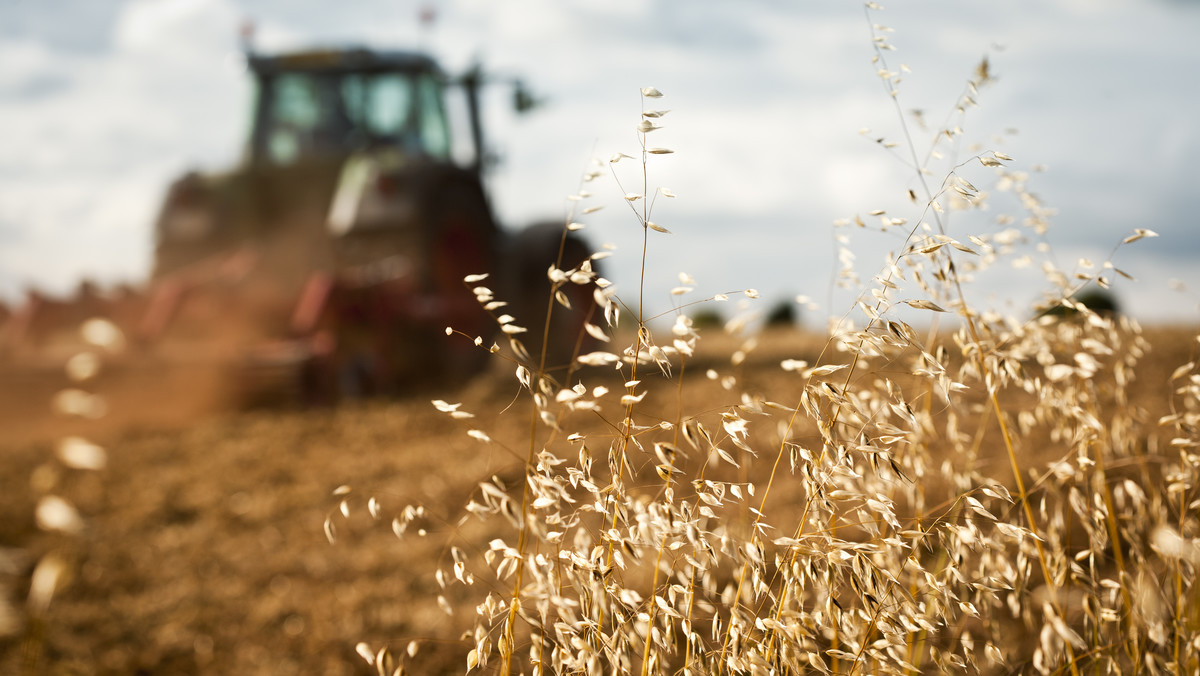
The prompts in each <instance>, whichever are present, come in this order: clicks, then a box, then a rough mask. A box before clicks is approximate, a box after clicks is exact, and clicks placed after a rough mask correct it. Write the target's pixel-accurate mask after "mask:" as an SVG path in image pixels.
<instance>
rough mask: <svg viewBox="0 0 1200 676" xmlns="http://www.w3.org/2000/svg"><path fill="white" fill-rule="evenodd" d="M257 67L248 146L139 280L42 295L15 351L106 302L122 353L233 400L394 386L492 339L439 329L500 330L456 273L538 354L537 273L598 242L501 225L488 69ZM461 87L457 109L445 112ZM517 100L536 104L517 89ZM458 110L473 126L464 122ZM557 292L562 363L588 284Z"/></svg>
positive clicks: (174, 229)
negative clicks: (458, 127) (223, 389)
mask: <svg viewBox="0 0 1200 676" xmlns="http://www.w3.org/2000/svg"><path fill="white" fill-rule="evenodd" d="M248 62H249V69H250V71H251V73H252V75H253V77H254V83H255V103H254V107H253V113H252V114H253V119H252V122H251V125H250V126H251V132H250V138H249V141H248V143H247V146H246V150H245V155H244V157H243V160H242V162H241V163H240V164H239V166H238V167H236V168H235V169H233V170H231V171H229V172H225V173H217V174H200V173H188V174H186V175H184V176H183V177H181V178H179V179H178V180H176V181H175V182H174V183H173V184H172V185H171V186H170V188H169V190H168V191H167V195H166V199H165V201H164V203H163V206H162V209H161V211H160V213H159V216H158V219H157V222H156V224H155V226H154V232H155V251H154V267H153V271H152V273H151V277H150V280H149V283H148V284H147V285H146V287H145V288H144V289H142V290H138V291H133V290H125V291H114V292H107V293H102V292H100V291H98V290H96V289H92V288H84V289H81V292H80V293H79V295H78V297H76V298H72V299H67V300H62V301H54V300H51V299H49V298H45V297H41V296H36V295H32V294H31V297H30V299H29V300H28V301H27V303H26V305H25V307H23V308H17V309H16V310H15V311H14V312H13V314H12V316H11V317H10V318H9V319H8V320H7V321H6V322H5V323H4V329H3V333H0V341H3V342H0V348H3V350H4V357H5V358H6V359H8V360H9V361H10V362H12V361H17V362H21V361H25V360H31V359H35V358H36V357H37V355H42V356H43V357H44V356H45V355H46V354H47V350H48V349H49V348H50V346H52V345H53V344H55V342H56V336H61V335H65V334H64V332H66V331H69V330H74V329H75V328H77V327H78V325H79V324H80V323H81V322H83V321H84V320H86V319H88V318H89V317H93V316H97V315H99V316H107V317H110V318H111V319H112V321H113V322H114V323H115V324H116V325H118V326H119V327H121V328H122V329H123V330H124V332H125V334H126V336H127V338H128V343H129V351H130V352H131V353H133V356H132V357H130V360H133V359H135V358H136V359H140V360H142V361H150V362H152V363H155V364H160V365H162V366H163V367H164V368H171V367H172V366H173V365H179V364H189V363H190V364H196V365H201V366H202V368H203V369H207V370H208V371H209V372H211V371H212V369H219V370H221V372H222V373H227V374H228V379H229V381H230V383H231V385H232V386H233V388H232V389H231V390H230V392H229V396H231V397H234V398H237V399H238V400H239V401H242V402H251V401H253V400H255V399H260V398H263V397H279V396H286V397H288V398H291V399H296V398H299V399H301V400H303V401H308V402H313V401H332V400H336V399H338V398H342V397H354V396H359V395H367V394H373V393H386V392H395V391H402V390H404V389H406V388H410V387H411V386H412V385H413V384H416V383H422V382H429V381H431V380H435V379H443V380H445V379H452V380H457V379H461V378H463V377H466V376H469V375H471V374H474V373H476V372H478V371H479V370H480V369H481V368H482V360H483V359H485V358H486V357H487V354H486V350H484V349H480V348H479V347H476V346H475V345H474V344H472V342H471V341H469V340H462V339H458V340H451V339H448V338H447V337H446V335H445V328H446V327H447V326H453V327H454V328H455V329H458V330H461V331H463V332H465V333H467V334H469V335H470V336H482V337H483V338H484V340H486V341H488V343H487V344H490V342H491V340H492V338H491V337H492V336H493V335H494V334H495V333H496V332H495V322H494V321H493V320H492V318H491V317H489V316H488V315H487V313H486V312H484V311H483V310H482V309H481V308H480V303H479V302H478V301H477V297H476V294H472V293H471V291H470V290H469V289H467V288H464V283H463V279H464V277H465V276H467V275H471V274H477V273H483V272H487V273H489V277H488V279H487V280H486V281H484V282H481V284H483V285H486V286H487V287H489V288H490V289H492V290H493V291H494V293H495V296H496V298H498V299H502V300H508V301H511V303H510V305H509V306H507V307H505V308H504V309H503V312H504V313H507V314H511V315H514V316H516V317H517V318H518V320H519V321H520V322H522V323H523V324H524V325H525V326H528V327H529V332H528V334H525V335H528V336H537V337H538V338H537V339H534V340H531V341H529V342H528V343H527V346H528V348H529V350H530V352H531V353H532V354H534V355H537V354H539V351H540V347H541V346H540V336H541V335H542V331H541V330H540V329H541V326H542V322H543V321H544V320H545V317H546V309H547V307H548V301H549V299H550V294H551V287H550V282H549V281H548V280H547V275H546V271H547V269H548V268H549V267H550V266H551V265H553V264H555V263H556V261H560V256H561V257H562V258H561V261H560V262H559V263H558V264H559V265H560V267H561V268H563V269H568V270H569V269H571V268H574V267H577V266H579V265H580V264H582V263H583V262H584V260H585V259H587V257H588V253H589V252H588V250H587V247H586V246H585V245H584V244H583V242H582V241H581V240H579V239H577V238H575V237H574V236H573V235H571V236H564V234H563V229H562V228H561V227H548V226H540V227H533V228H529V229H526V230H524V231H521V232H517V233H515V234H510V233H506V232H505V231H503V230H501V229H500V228H499V227H498V225H497V223H496V222H495V220H494V217H493V214H492V209H491V206H490V204H489V201H488V198H487V195H486V193H485V190H484V186H483V180H482V174H483V169H484V165H485V164H486V151H485V148H484V143H483V133H482V124H481V120H480V111H479V99H480V88H481V86H482V85H483V77H482V75H481V73H480V72H479V70H478V69H474V70H472V71H470V72H468V73H467V74H466V75H464V76H462V77H458V78H450V77H448V76H446V75H445V74H444V73H443V72H442V71H441V70H440V69H439V67H438V66H437V64H436V63H435V62H434V61H433V60H432V59H430V58H429V57H428V56H425V55H422V54H417V53H411V52H379V51H369V50H365V49H339V50H317V51H304V52H298V53H291V54H285V55H276V56H260V55H255V54H251V55H250V56H249V57H248ZM453 95H457V96H458V100H459V101H460V102H461V103H462V104H463V105H462V108H463V115H462V116H461V117H462V118H464V119H458V118H456V117H455V116H454V115H451V114H450V113H449V112H448V107H447V105H448V104H447V101H448V100H449V99H450V98H451V96H453ZM515 100H516V102H517V103H518V108H522V107H527V106H528V104H529V102H530V98H529V96H528V95H527V94H525V93H524V91H523V90H521V89H520V88H519V87H518V89H517V96H516V97H515ZM456 122H457V123H463V122H465V125H466V128H467V130H468V132H467V133H466V134H461V135H455V134H453V133H452V128H454V123H456ZM566 286H567V287H570V288H566V287H564V288H562V289H561V291H562V292H565V293H566V294H568V295H567V298H568V299H569V300H570V301H571V304H572V305H574V308H573V309H572V310H571V311H570V314H567V312H568V311H567V310H566V309H565V308H563V307H556V309H555V312H556V314H559V315H560V316H559V318H558V319H557V320H556V322H557V324H558V326H557V327H556V328H555V331H553V332H552V338H554V339H557V340H556V341H555V342H553V343H551V344H550V345H548V346H547V347H548V354H549V359H550V360H551V362H552V364H551V365H554V364H566V363H568V362H569V359H570V353H571V350H572V348H573V347H574V345H575V342H576V339H577V337H578V336H579V335H581V334H580V331H579V329H581V328H582V326H583V321H584V320H583V316H584V313H585V312H587V310H588V308H590V307H591V303H592V301H591V295H592V292H591V289H590V288H589V287H588V286H586V285H584V286H578V285H573V284H568V285H566ZM485 347H486V344H485ZM64 349H65V348H64ZM53 352H54V351H53V350H50V353H53ZM66 356H67V355H65V354H58V355H57V356H56V357H55V358H56V359H65V357H66ZM58 363H62V361H59V362H58Z"/></svg>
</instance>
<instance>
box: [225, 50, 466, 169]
mask: <svg viewBox="0 0 1200 676" xmlns="http://www.w3.org/2000/svg"><path fill="white" fill-rule="evenodd" d="M249 67H250V71H251V73H252V74H253V77H254V85H255V105H254V113H253V116H254V117H253V121H252V131H251V134H250V140H249V147H248V156H249V157H248V159H249V161H250V162H251V163H252V164H255V165H275V166H286V165H292V164H297V163H300V162H304V161H308V160H311V159H316V158H345V157H346V156H348V155H349V154H351V153H353V152H355V151H359V150H366V149H377V148H390V149H396V150H398V151H400V152H402V153H403V154H404V155H406V156H414V157H415V156H423V157H429V158H432V159H436V160H440V161H449V160H450V157H451V151H452V145H451V141H452V139H451V132H450V125H449V122H448V119H447V115H446V107H445V103H444V98H443V88H444V84H445V82H446V78H445V76H444V75H443V74H442V73H441V71H440V69H439V68H438V67H437V65H436V64H435V63H434V62H433V60H432V59H430V58H429V57H427V56H425V55H423V54H418V53H413V52H395V51H393V52H373V51H368V50H365V49H353V50H315V51H306V52H299V53H293V54H287V55H282V56H256V55H252V56H250V57H249Z"/></svg>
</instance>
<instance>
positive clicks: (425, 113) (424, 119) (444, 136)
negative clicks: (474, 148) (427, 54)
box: [417, 75, 451, 159]
mask: <svg viewBox="0 0 1200 676" xmlns="http://www.w3.org/2000/svg"><path fill="white" fill-rule="evenodd" d="M417 97H418V103H419V105H420V110H421V112H420V115H421V140H422V141H423V142H424V145H425V149H426V150H427V151H428V152H429V154H430V155H433V156H434V157H438V158H441V159H447V158H449V157H450V150H451V147H450V126H449V124H448V122H447V120H446V109H445V107H444V105H443V104H442V84H441V82H439V81H438V80H437V79H436V78H434V77H433V76H432V75H423V76H421V78H420V80H418V83H417Z"/></svg>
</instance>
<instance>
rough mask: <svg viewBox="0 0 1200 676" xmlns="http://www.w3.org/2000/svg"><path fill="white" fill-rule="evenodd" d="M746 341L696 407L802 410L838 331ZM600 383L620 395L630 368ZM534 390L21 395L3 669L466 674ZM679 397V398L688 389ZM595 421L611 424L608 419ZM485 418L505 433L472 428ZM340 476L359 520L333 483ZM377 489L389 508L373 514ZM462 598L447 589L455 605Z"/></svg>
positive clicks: (1170, 366)
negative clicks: (325, 402) (68, 441)
mask: <svg viewBox="0 0 1200 676" xmlns="http://www.w3.org/2000/svg"><path fill="white" fill-rule="evenodd" d="M1148 335H1149V337H1150V339H1151V341H1152V343H1153V344H1154V345H1155V351H1154V352H1153V353H1152V354H1151V355H1150V356H1149V357H1147V358H1146V359H1145V360H1144V361H1143V363H1142V365H1141V366H1140V367H1139V369H1138V374H1137V375H1138V383H1137V385H1136V388H1137V390H1138V391H1137V392H1136V393H1135V394H1134V395H1133V400H1134V401H1135V403H1136V404H1137V405H1139V406H1143V407H1145V408H1146V409H1147V411H1148V414H1149V415H1155V416H1156V415H1161V414H1162V413H1165V412H1166V410H1167V406H1168V398H1169V396H1170V388H1169V387H1168V386H1167V379H1168V378H1169V376H1170V374H1171V372H1172V370H1174V368H1175V367H1177V366H1179V365H1180V364H1183V363H1185V362H1187V361H1188V359H1189V355H1190V353H1191V350H1190V346H1191V345H1194V344H1195V343H1194V342H1193V340H1192V337H1193V336H1194V333H1193V332H1189V331H1165V330H1164V331H1151V332H1149V334H1148ZM736 348H737V344H736V343H732V342H729V341H726V342H725V343H722V342H721V340H716V341H715V343H706V342H704V341H702V343H701V349H702V350H703V353H704V354H708V355H716V356H714V357H712V358H711V359H710V361H709V362H708V363H704V362H700V361H698V362H697V363H696V364H694V365H689V367H688V369H689V370H688V372H689V373H692V374H695V375H694V376H689V377H690V378H693V379H694V380H689V381H688V385H687V388H685V390H684V397H685V399H686V401H685V404H684V406H685V408H686V409H687V410H688V412H692V411H701V410H720V409H721V408H722V407H728V406H730V405H732V404H735V403H737V401H738V396H739V393H740V392H741V391H744V390H752V391H761V392H765V393H768V397H769V398H772V399H776V400H778V401H782V402H792V403H794V398H795V396H796V395H798V392H796V391H795V390H794V387H795V383H796V382H798V381H797V380H796V378H797V376H795V375H794V374H789V373H785V372H783V371H782V370H781V369H780V368H779V363H780V360H781V359H785V358H798V359H807V360H809V361H813V360H814V359H815V357H816V354H817V351H818V350H819V348H820V341H819V340H818V339H816V338H814V337H812V336H807V335H803V334H799V333H791V332H784V333H772V334H769V336H766V337H764V339H763V340H762V344H761V345H760V346H759V348H758V349H757V350H756V351H755V352H753V353H751V355H750V357H749V358H748V359H746V361H745V362H744V363H742V364H741V365H740V366H732V365H731V364H730V361H729V355H730V354H732V353H733V351H734V350H735V349H736ZM710 367H711V368H714V369H717V370H719V371H720V372H721V373H722V374H726V373H728V374H737V375H739V377H740V384H739V386H738V387H737V388H735V389H733V390H724V389H722V387H721V386H720V381H719V380H711V379H709V378H706V377H705V376H704V372H705V370H706V369H708V368H710ZM601 377H603V378H604V379H605V380H604V382H605V383H606V384H607V385H608V386H609V387H610V389H613V390H619V388H620V382H619V379H617V378H614V376H613V375H612V374H601ZM657 377H658V376H652V377H647V383H648V386H649V387H651V388H653V387H658V388H659V389H662V390H666V394H665V395H663V397H664V399H668V400H669V399H670V398H672V397H674V396H675V389H674V386H673V385H672V384H665V383H655V382H651V381H653V379H654V378H657ZM173 387H181V388H184V389H183V390H181V391H186V387H187V384H186V383H184V384H173ZM160 389H161V388H160ZM168 389H169V388H168ZM517 395H518V386H517V384H516V381H515V379H514V378H513V377H512V374H511V371H510V370H509V369H508V368H507V367H503V368H501V367H497V372H495V373H489V374H486V375H484V376H480V377H478V378H476V379H475V380H473V381H471V382H470V383H466V384H461V385H456V384H447V386H446V387H443V388H431V389H430V390H428V391H424V392H420V393H416V394H413V395H411V396H409V397H408V398H402V399H394V400H388V401H373V402H365V403H356V404H352V405H346V406H342V407H339V408H336V409H317V410H299V409H283V410H279V409H276V410H269V411H251V412H245V413H228V412H219V411H218V412H214V411H211V410H210V411H208V412H207V413H204V414H201V413H200V412H199V411H188V412H187V413H186V415H185V414H183V413H178V414H177V415H175V416H174V417H172V416H171V415H166V414H163V415H159V412H161V411H169V410H170V408H171V407H170V406H169V405H168V404H169V402H170V399H164V397H170V396H171V395H170V393H167V394H162V393H161V392H156V393H155V394H154V396H153V397H151V398H150V399H148V400H143V401H142V402H140V403H139V402H138V401H136V398H133V397H126V398H125V399H120V398H115V399H114V400H113V402H111V405H110V411H109V415H108V416H106V417H105V418H101V419H99V420H96V421H74V422H71V421H67V420H65V419H62V418H56V417H53V416H51V415H49V414H46V413H45V411H46V409H44V408H41V403H40V402H45V401H46V397H47V396H48V395H47V394H46V392H37V391H35V390H33V389H27V390H25V392H24V395H23V396H22V394H20V393H18V394H16V395H14V394H13V393H12V392H11V391H6V393H5V399H4V400H3V401H4V403H5V405H6V406H7V407H8V408H7V413H5V414H4V417H3V418H2V419H0V424H2V425H3V427H0V453H2V454H3V462H4V465H3V472H2V473H0V593H2V594H3V595H4V596H3V597H0V598H2V599H3V600H2V602H0V673H4V674H22V673H29V674H330V675H336V674H372V673H375V669H374V668H373V667H369V666H368V665H367V663H366V662H365V661H364V660H363V659H362V658H361V657H360V656H359V655H357V654H356V652H355V645H356V644H357V643H358V642H360V641H365V642H367V643H368V644H370V645H371V646H373V647H374V648H379V647H381V646H382V645H385V644H386V645H388V646H390V647H391V649H392V650H393V651H395V652H397V653H401V654H403V653H404V651H405V650H406V648H407V647H409V646H410V645H411V647H412V648H414V649H415V656H412V657H407V656H406V657H405V663H406V665H407V667H408V673H412V674H420V673H440V672H445V671H453V672H461V671H462V670H463V669H464V668H465V655H466V652H467V650H468V649H469V647H468V646H467V644H466V643H465V642H462V641H460V635H461V633H462V631H463V630H464V629H467V628H469V626H470V621H471V615H472V612H473V607H472V605H471V604H469V603H468V604H464V605H463V607H462V609H461V611H460V612H459V613H458V614H457V615H455V616H450V615H447V614H446V613H445V612H443V611H442V610H441V609H440V608H439V604H438V603H437V597H438V595H439V593H441V592H440V589H439V587H438V584H437V582H436V580H435V570H436V569H437V568H438V567H439V566H440V567H442V568H445V569H447V571H448V570H449V567H450V565H451V558H450V551H449V543H451V542H455V543H457V544H458V545H459V546H463V547H472V546H477V545H479V544H480V543H483V546H486V543H487V542H488V540H489V539H490V538H491V537H496V536H497V535H503V534H502V533H490V532H487V531H486V529H487V528H489V527H491V526H485V525H482V524H480V523H479V522H477V521H474V520H463V517H464V515H465V511H464V509H463V507H464V506H465V505H466V503H467V501H468V499H469V498H470V496H471V494H472V492H473V491H474V490H475V487H476V486H477V485H478V483H479V482H480V481H483V480H487V479H488V478H489V477H492V476H498V477H500V478H501V479H502V480H503V481H505V482H507V483H508V485H510V486H515V485H519V483H520V481H521V473H520V472H521V467H522V464H523V461H524V457H525V455H526V453H527V452H528V444H529V441H528V439H529V433H528V430H529V426H530V416H529V409H528V407H527V405H526V404H525V403H524V400H523V399H522V398H520V397H519V396H517ZM434 398H441V399H446V400H449V401H454V402H462V403H463V409H464V410H467V411H470V412H473V413H475V414H476V415H477V418H474V419H470V420H467V421H457V420H452V419H451V418H450V417H449V416H447V415H445V414H444V413H439V412H437V411H436V410H435V409H434V408H433V406H431V404H430V399H434ZM661 403H662V404H663V406H664V407H665V409H667V410H674V409H673V406H674V402H673V401H665V402H661ZM122 406H124V407H125V409H124V410H121V407H122ZM654 406H655V404H654V403H653V402H647V407H648V409H647V410H653V407H654ZM138 413H143V414H144V415H143V416H142V419H140V420H139V417H138ZM610 415H617V414H616V413H610ZM579 424H580V425H582V426H584V427H586V428H588V429H589V431H590V432H592V433H596V434H603V433H604V427H605V423H604V422H603V421H602V420H601V419H599V418H598V417H596V418H594V419H585V420H581V421H580V422H579ZM470 428H479V429H483V430H486V431H487V433H488V434H489V435H490V436H491V437H492V438H493V439H495V440H496V443H492V444H484V443H481V442H479V441H477V440H476V439H473V438H471V437H469V436H468V435H467V434H466V431H467V430H468V429H470ZM67 434H81V435H87V436H88V437H89V438H93V439H96V440H97V441H99V442H100V443H101V445H102V446H103V447H104V448H105V449H106V450H107V466H106V467H105V468H103V469H101V470H99V471H84V470H78V469H67V468H65V467H64V466H63V465H62V464H61V463H60V462H59V461H58V460H56V459H55V449H56V447H57V446H56V445H57V443H58V440H59V438H61V437H62V436H64V435H67ZM342 486H346V487H349V489H350V492H349V493H348V494H346V495H344V496H342V497H345V498H346V499H347V502H346V507H347V509H346V511H347V512H348V514H349V516H344V515H343V514H342V513H341V511H340V509H339V503H340V500H341V497H337V496H335V495H334V493H335V491H337V489H338V488H339V487H342ZM46 493H54V494H56V495H61V496H64V497H66V498H67V499H69V500H70V501H71V502H72V503H73V504H74V505H75V506H76V507H77V509H78V511H79V513H80V515H81V516H82V518H83V521H84V526H83V529H82V531H80V532H79V533H78V534H77V535H63V534H54V533H47V532H43V531H41V530H39V529H38V527H37V526H36V522H35V516H34V514H35V505H36V504H37V502H38V497H39V496H40V495H43V494H46ZM372 497H373V498H375V499H376V501H377V509H376V512H377V514H378V518H375V517H373V516H372V514H371V513H370V511H369V510H368V506H367V505H368V503H367V501H368V499H369V498H372ZM417 504H421V505H424V506H425V507H426V510H427V513H426V516H424V517H422V518H419V519H417V520H416V521H415V522H414V523H413V524H412V526H411V527H410V528H409V530H408V532H407V533H406V534H405V536H404V537H403V538H398V537H396V536H395V535H394V534H393V533H392V527H391V522H392V518H393V517H394V516H397V515H400V514H402V513H403V510H404V509H405V507H406V506H408V505H417ZM327 519H328V520H329V522H330V523H332V524H333V526H334V529H335V533H334V535H335V536H336V537H335V538H334V542H332V543H331V542H330V539H329V538H328V537H327V533H326V528H325V526H324V524H325V523H326V521H327ZM418 529H423V530H424V532H425V533H426V535H425V536H423V537H422V536H421V535H420V534H419V533H418V532H417V531H418ZM47 557H49V558H47ZM47 560H50V561H58V562H60V563H61V565H60V566H59V567H58V570H59V572H60V573H61V575H60V576H59V577H58V579H57V580H55V584H54V585H53V587H52V589H53V595H52V597H50V598H49V602H48V605H47V606H45V608H44V610H42V611H41V612H34V611H32V610H30V609H29V607H28V605H27V602H26V599H27V596H28V594H29V589H30V585H31V579H32V578H33V577H34V569H35V567H36V566H37V563H38V561H47ZM49 568H50V566H49V564H46V565H44V566H43V568H42V571H43V572H45V571H46V570H48V569H49ZM480 584H487V583H486V582H481V583H480ZM461 589H462V588H461V586H459V587H454V586H452V587H451V588H450V591H449V592H446V593H447V595H448V596H449V597H450V598H449V601H450V602H451V604H454V603H455V601H456V598H455V595H457V594H461V593H462V592H461ZM498 591H500V593H501V594H503V593H504V591H503V590H499V589H498ZM42 598H43V599H44V598H45V597H44V596H43V597H42Z"/></svg>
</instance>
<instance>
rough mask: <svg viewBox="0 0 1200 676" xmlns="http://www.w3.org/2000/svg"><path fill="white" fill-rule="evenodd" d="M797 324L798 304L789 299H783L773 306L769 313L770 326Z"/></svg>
mask: <svg viewBox="0 0 1200 676" xmlns="http://www.w3.org/2000/svg"><path fill="white" fill-rule="evenodd" d="M795 325H796V304H795V303H793V302H792V301H789V300H781V301H779V302H778V303H776V304H775V305H773V306H771V311H770V312H768V313H767V326H768V327H777V326H783V327H793V326H795Z"/></svg>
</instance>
